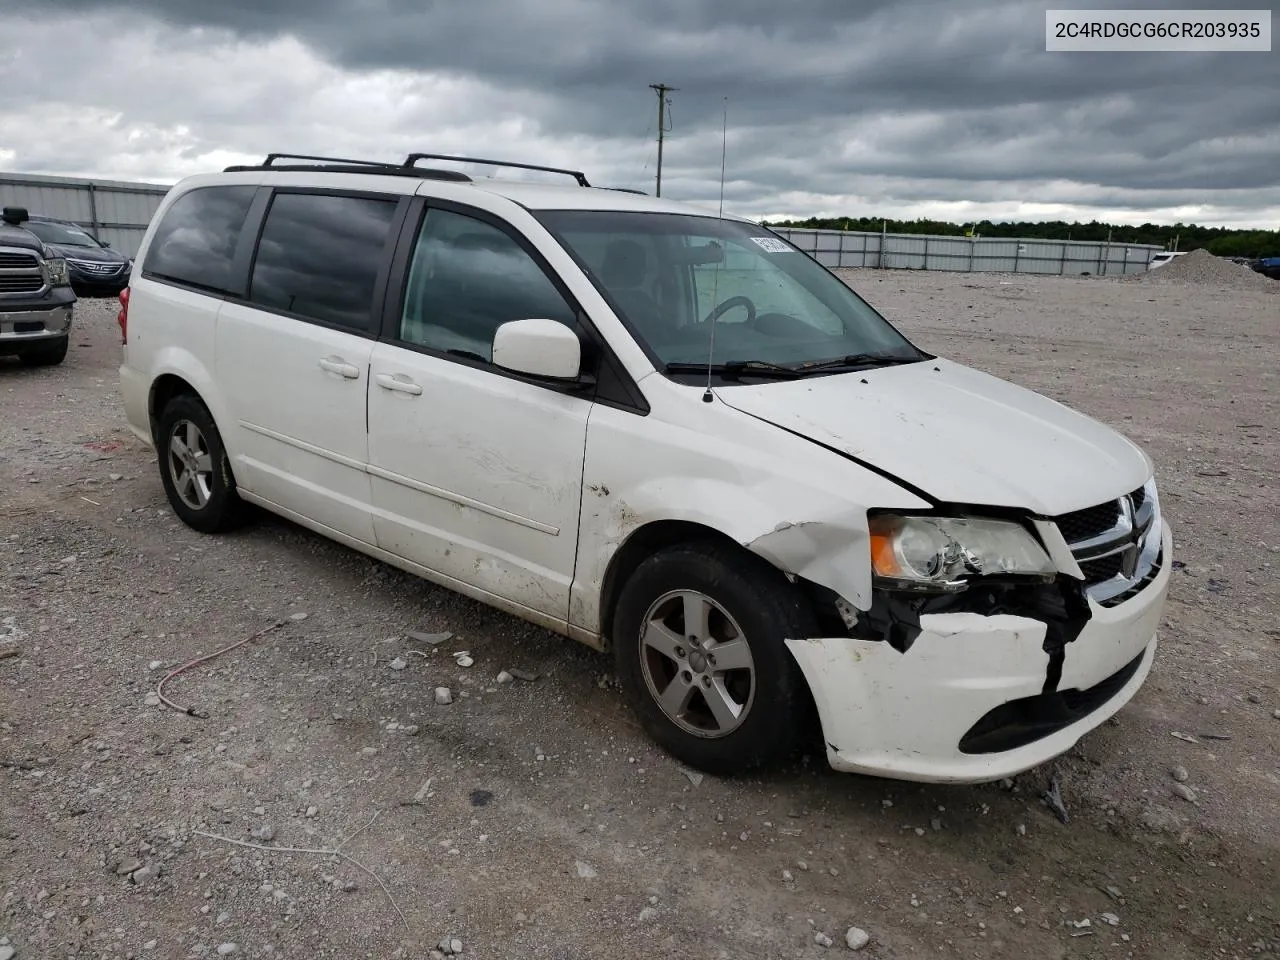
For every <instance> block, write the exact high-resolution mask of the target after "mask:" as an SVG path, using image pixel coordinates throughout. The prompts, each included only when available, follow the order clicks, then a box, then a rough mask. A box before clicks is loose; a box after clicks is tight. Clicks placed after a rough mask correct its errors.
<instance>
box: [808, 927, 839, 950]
mask: <svg viewBox="0 0 1280 960" xmlns="http://www.w3.org/2000/svg"><path fill="white" fill-rule="evenodd" d="M813 942H814V943H816V944H817V945H818V946H820V947H829V946H831V945H832V944H833V943H835V941H834V940H832V939H831V938H830V937H828V936H827V935H826V934H825V933H823V932H822V931H821V930H819V931H818V932H817V933H815V934H814V935H813Z"/></svg>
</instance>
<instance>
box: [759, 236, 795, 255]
mask: <svg viewBox="0 0 1280 960" xmlns="http://www.w3.org/2000/svg"><path fill="white" fill-rule="evenodd" d="M751 240H752V242H753V243H755V244H756V245H758V246H759V247H760V249H761V250H763V251H765V252H766V253H790V252H791V247H790V246H788V244H787V242H786V241H785V240H779V239H778V238H777V237H752V238H751Z"/></svg>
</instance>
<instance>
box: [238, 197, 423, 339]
mask: <svg viewBox="0 0 1280 960" xmlns="http://www.w3.org/2000/svg"><path fill="white" fill-rule="evenodd" d="M397 202H398V201H397V200H376V199H370V198H368V197H336V196H325V195H320V194H306V193H280V194H276V196H275V198H274V199H272V201H271V209H270V211H269V212H268V213H267V222H266V225H265V226H264V227H263V229H262V239H261V240H260V241H259V242H258V256H257V259H256V260H255V262H254V267H253V282H252V284H251V286H250V289H249V299H250V300H251V301H253V302H254V303H256V304H258V305H260V306H263V307H269V308H271V309H275V310H283V311H285V312H286V313H292V314H295V315H297V316H300V317H303V318H305V319H308V320H318V321H319V322H321V323H327V324H334V325H335V326H340V327H346V328H348V329H352V330H368V329H369V328H370V326H371V318H372V312H373V294H374V287H375V286H376V284H377V279H378V271H379V269H380V268H381V267H382V263H383V260H384V258H385V256H386V247H387V239H388V237H389V236H390V234H391V220H392V218H393V217H394V215H395V212H396V204H397Z"/></svg>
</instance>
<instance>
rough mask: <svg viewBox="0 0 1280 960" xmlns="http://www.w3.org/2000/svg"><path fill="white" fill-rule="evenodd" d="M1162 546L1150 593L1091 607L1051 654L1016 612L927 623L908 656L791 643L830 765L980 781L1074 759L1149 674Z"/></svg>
mask: <svg viewBox="0 0 1280 960" xmlns="http://www.w3.org/2000/svg"><path fill="white" fill-rule="evenodd" d="M1162 541H1163V551H1162V554H1163V556H1164V558H1165V560H1164V562H1163V564H1162V567H1161V570H1160V573H1159V574H1158V575H1157V576H1156V577H1155V579H1154V580H1153V581H1152V582H1151V583H1150V584H1149V585H1148V586H1147V588H1146V589H1144V590H1142V592H1140V593H1139V594H1137V595H1136V596H1134V597H1133V598H1131V599H1130V600H1127V601H1126V602H1124V603H1122V604H1120V605H1118V606H1115V607H1102V606H1099V605H1097V604H1095V603H1093V602H1092V601H1090V602H1089V607H1090V617H1089V619H1088V621H1087V623H1085V625H1084V626H1083V628H1082V629H1081V630H1080V631H1079V633H1078V634H1077V635H1075V636H1074V637H1073V639H1071V641H1070V642H1068V643H1066V644H1065V646H1064V647H1063V648H1062V649H1061V652H1060V653H1057V654H1056V655H1054V656H1051V655H1050V653H1049V652H1046V650H1045V646H1046V644H1045V637H1046V633H1047V632H1048V630H1049V626H1048V624H1047V623H1046V622H1045V621H1044V620H1039V619H1034V618H1032V617H1029V616H1020V615H1013V614H1009V613H1002V614H997V615H994V616H985V615H982V614H978V613H940V614H924V615H922V616H921V617H920V632H919V634H918V635H916V636H915V637H914V639H913V640H912V642H911V643H910V645H909V646H908V647H907V648H906V650H905V651H902V650H900V649H898V648H897V647H895V646H894V645H893V644H891V643H889V642H886V641H885V640H864V639H855V638H851V637H831V638H822V639H806V640H788V641H787V647H788V649H790V650H791V652H792V654H793V655H794V656H795V658H796V661H797V663H799V665H800V669H801V671H802V672H803V673H804V675H805V678H806V680H807V681H808V683H809V688H810V690H811V691H812V692H813V697H814V701H815V703H816V705H817V709H818V715H819V717H820V719H821V722H822V730H823V736H824V739H825V741H826V745H827V758H828V760H829V762H830V763H831V766H832V767H834V768H835V769H837V770H841V771H848V772H857V773H866V774H874V775H880V776H888V777H893V778H896V779H903V780H919V781H927V782H942V783H946V782H951V783H969V782H977V783H980V782H985V781H990V780H998V779H1000V778H1002V777H1008V776H1012V775H1014V774H1016V773H1021V772H1023V771H1025V770H1028V769H1030V768H1032V767H1034V766H1037V765H1038V764H1041V763H1043V762H1045V761H1047V760H1050V759H1052V758H1053V757H1056V756H1058V755H1060V754H1062V753H1064V752H1066V751H1067V750H1069V749H1070V748H1071V747H1072V746H1073V745H1074V744H1075V743H1076V742H1077V741H1078V740H1079V739H1080V737H1081V736H1083V735H1084V734H1085V733H1088V732H1089V731H1090V730H1093V729H1094V728H1095V727H1097V726H1098V725H1100V724H1101V723H1103V722H1104V721H1105V720H1106V719H1107V718H1108V717H1110V716H1112V715H1113V714H1115V713H1116V711H1118V710H1119V709H1120V708H1121V707H1123V706H1124V705H1125V704H1126V703H1127V702H1128V701H1129V700H1130V699H1131V698H1132V697H1133V695H1134V694H1135V693H1136V692H1137V691H1138V689H1139V687H1141V686H1142V684H1143V682H1144V681H1145V680H1146V677H1147V674H1148V673H1149V672H1150V670H1151V663H1152V660H1153V658H1154V655H1155V649H1156V643H1157V641H1156V628H1157V625H1158V623H1159V620H1160V617H1161V615H1162V613H1163V612H1164V605H1165V601H1166V597H1167V594H1168V589H1169V576H1170V572H1171V569H1172V564H1171V563H1170V562H1169V558H1170V556H1171V548H1172V537H1171V533H1170V530H1169V528H1168V526H1167V525H1166V526H1165V528H1164V530H1163V531H1162ZM1049 646H1050V648H1051V649H1052V648H1053V644H1049ZM1058 671H1061V672H1060V674H1059V675H1058V677H1057V682H1056V683H1054V682H1053V680H1054V674H1055V673H1058ZM1055 693H1061V694H1062V695H1063V696H1061V697H1058V696H1053V697H1052V699H1053V700H1054V701H1055V704H1056V707H1057V708H1058V709H1059V714H1060V715H1059V716H1058V717H1057V719H1056V720H1052V719H1049V718H1048V717H1047V715H1046V713H1045V711H1042V710H1040V709H1038V705H1043V704H1044V702H1045V701H1044V700H1043V699H1042V698H1045V695H1046V694H1051V695H1052V694H1055ZM1015 701H1017V702H1018V703H1013V702H1015ZM1064 703H1065V704H1066V706H1067V713H1066V714H1061V708H1062V706H1063V704H1064ZM1006 705H1007V706H1006ZM1002 707H1004V709H1003V710H1002V711H1001V710H999V708H1002ZM993 711H997V712H995V713H993ZM1049 712H1050V713H1051V712H1052V711H1049ZM1037 723H1038V724H1040V725H1039V727H1036V724H1037ZM1011 726H1012V727H1020V728H1022V729H1011ZM1033 728H1034V729H1033ZM1002 736H1003V737H1005V739H1003V740H1002V739H1001V737H1002ZM966 737H967V738H968V739H966ZM1028 737H1030V740H1029V742H1028ZM962 742H963V745H962ZM1006 744H1012V745H1011V746H1008V748H1007V749H1005V748H1003V747H1004V745H1006Z"/></svg>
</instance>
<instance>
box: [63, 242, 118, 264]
mask: <svg viewBox="0 0 1280 960" xmlns="http://www.w3.org/2000/svg"><path fill="white" fill-rule="evenodd" d="M45 246H46V247H48V248H49V249H51V250H53V251H54V252H55V253H56V254H57V255H58V256H60V257H65V258H66V259H68V260H82V261H84V262H86V263H128V262H129V258H128V257H126V256H125V255H124V254H122V253H120V252H119V251H118V250H107V249H105V248H103V247H77V246H73V245H71V244H66V243H46V244H45Z"/></svg>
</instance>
